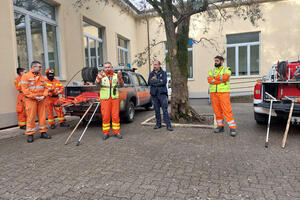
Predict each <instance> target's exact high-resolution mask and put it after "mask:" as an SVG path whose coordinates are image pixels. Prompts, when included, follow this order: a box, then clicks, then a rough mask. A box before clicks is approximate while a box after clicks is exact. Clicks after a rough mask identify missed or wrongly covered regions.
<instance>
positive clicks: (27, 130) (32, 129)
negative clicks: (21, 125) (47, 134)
mask: <svg viewBox="0 0 300 200" xmlns="http://www.w3.org/2000/svg"><path fill="white" fill-rule="evenodd" d="M35 130H36V129H35V128H31V129H26V132H30V131H35Z"/></svg>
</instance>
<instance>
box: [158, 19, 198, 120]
mask: <svg viewBox="0 0 300 200" xmlns="http://www.w3.org/2000/svg"><path fill="white" fill-rule="evenodd" d="M163 19H164V22H165V29H166V36H167V42H168V43H167V45H168V56H169V66H170V70H171V75H172V101H171V114H170V117H171V119H172V120H173V121H177V122H178V121H179V122H186V121H200V120H201V119H200V116H199V114H198V113H197V112H196V111H195V110H194V109H193V108H192V107H191V106H190V104H189V92H188V85H187V78H188V50H187V47H188V40H189V25H190V24H189V21H190V18H186V19H185V20H184V21H183V22H182V23H180V25H179V26H178V27H177V33H176V32H175V28H174V23H173V21H172V18H171V19H170V18H168V16H165V17H164V18H163Z"/></svg>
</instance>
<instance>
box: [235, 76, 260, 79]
mask: <svg viewBox="0 0 300 200" xmlns="http://www.w3.org/2000/svg"><path fill="white" fill-rule="evenodd" d="M230 78H231V79H249V78H261V76H259V75H255V76H231V77H230Z"/></svg>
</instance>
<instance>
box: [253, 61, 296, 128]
mask: <svg viewBox="0 0 300 200" xmlns="http://www.w3.org/2000/svg"><path fill="white" fill-rule="evenodd" d="M270 95H271V96H272V97H274V101H273V105H272V112H271V114H272V117H277V118H282V119H284V120H286V119H287V118H288V114H289V111H290V108H291V100H290V99H291V98H293V99H298V100H299V99H300V61H295V62H288V61H282V62H278V63H277V64H275V65H273V66H272V68H271V70H270V72H269V74H268V75H266V76H264V77H263V79H262V80H259V81H258V82H257V83H256V85H255V86H254V100H253V104H254V119H255V120H256V122H257V123H258V124H267V122H268V115H269V111H270V100H271V98H270ZM292 122H294V123H299V122H300V104H295V105H294V110H293V115H292Z"/></svg>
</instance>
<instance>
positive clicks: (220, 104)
mask: <svg viewBox="0 0 300 200" xmlns="http://www.w3.org/2000/svg"><path fill="white" fill-rule="evenodd" d="M230 75H231V70H230V68H229V67H225V66H224V58H223V57H222V56H216V57H215V67H214V68H213V69H210V70H209V73H208V77H207V81H208V83H209V91H210V96H211V102H212V107H213V110H214V113H215V115H216V121H217V128H216V129H215V130H214V132H215V133H221V132H224V117H225V119H226V122H227V124H228V126H229V128H230V135H231V136H232V137H234V136H236V122H235V121H234V118H233V114H232V109H231V104H230V82H229V78H230Z"/></svg>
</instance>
